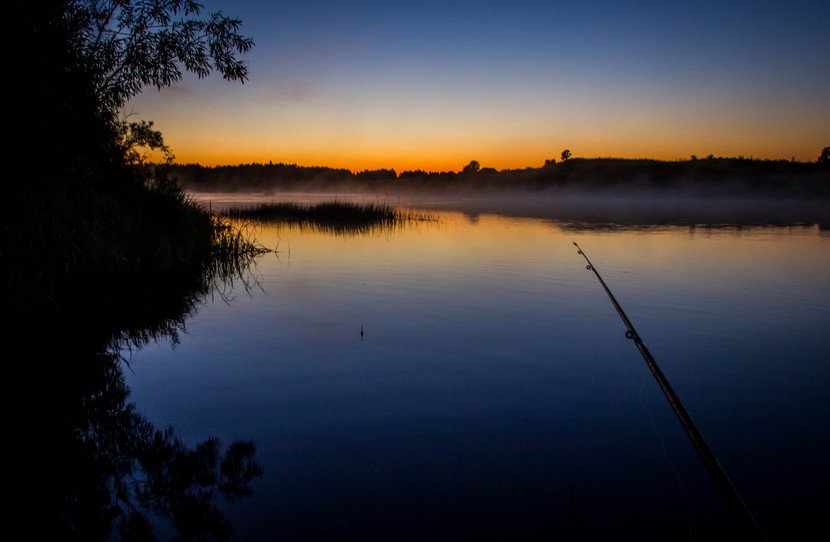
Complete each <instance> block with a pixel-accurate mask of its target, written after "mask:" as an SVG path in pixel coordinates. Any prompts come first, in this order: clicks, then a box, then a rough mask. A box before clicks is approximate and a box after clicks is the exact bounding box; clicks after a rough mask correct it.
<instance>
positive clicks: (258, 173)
mask: <svg viewBox="0 0 830 542" xmlns="http://www.w3.org/2000/svg"><path fill="white" fill-rule="evenodd" d="M172 175H173V176H174V177H176V178H177V179H178V180H179V181H180V183H181V184H182V185H183V186H184V187H185V188H187V189H189V190H192V191H198V192H249V191H253V192H264V193H268V192H283V191H320V190H332V189H351V190H369V191H378V190H384V191H395V190H413V191H421V190H450V191H452V190H457V191H466V190H475V191H504V190H507V191H515V190H526V191H528V190H529V191H538V190H547V189H566V190H568V189H574V190H587V191H606V190H614V191H618V190H620V189H630V190H658V191H659V190H683V191H690V192H692V193H699V194H704V193H717V194H722V195H723V194H730V193H734V194H743V193H754V194H769V195H775V194H792V195H797V196H830V168H828V167H827V166H826V165H820V164H816V163H807V162H795V161H787V160H757V159H749V158H715V157H710V158H704V159H692V160H681V161H674V162H668V161H660V160H644V159H636V160H632V159H621V158H591V159H585V158H571V159H569V160H563V161H561V162H558V163H556V162H554V161H552V160H551V161H548V162H547V163H546V164H545V165H544V166H543V167H538V168H533V167H528V168H524V169H504V170H501V171H498V170H496V169H494V168H487V167H485V168H479V167H478V163H477V162H471V163H470V164H469V165H467V166H465V167H464V169H463V170H462V171H461V172H454V171H442V172H426V171H422V170H414V171H403V172H401V173H400V174H398V173H397V172H396V171H395V170H393V169H378V170H364V171H361V172H358V173H353V172H351V171H349V170H347V169H335V168H329V167H319V166H316V167H308V166H299V165H296V164H282V163H280V164H272V163H268V164H256V163H254V164H243V165H236V166H213V167H209V166H202V165H199V164H185V165H175V166H173V168H172Z"/></svg>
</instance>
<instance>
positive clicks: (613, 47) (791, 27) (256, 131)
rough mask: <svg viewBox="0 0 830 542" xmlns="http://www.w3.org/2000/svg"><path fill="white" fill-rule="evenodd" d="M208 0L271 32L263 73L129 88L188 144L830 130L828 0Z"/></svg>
mask: <svg viewBox="0 0 830 542" xmlns="http://www.w3.org/2000/svg"><path fill="white" fill-rule="evenodd" d="M207 4H208V5H207V10H209V11H210V10H214V9H217V8H221V9H223V10H224V11H225V12H226V13H228V14H230V15H234V16H238V17H239V18H241V19H242V20H243V23H244V27H243V29H244V32H245V33H246V34H248V35H251V36H252V37H253V38H254V40H255V42H256V47H255V49H254V51H253V52H252V53H251V54H249V55H248V56H247V57H246V58H247V60H248V62H249V65H250V75H251V79H250V81H249V83H247V84H245V85H244V86H240V85H238V84H231V83H225V82H223V81H221V79H220V78H217V77H214V78H211V79H210V80H208V81H202V82H197V81H196V80H195V79H194V78H190V77H188V78H186V79H185V81H184V82H183V83H182V84H181V85H180V86H179V87H176V88H174V89H168V90H165V91H162V92H161V93H157V92H156V91H154V90H148V91H146V92H145V94H144V95H142V96H140V97H138V98H137V99H135V100H133V102H132V103H131V104H130V105H129V106H128V109H129V108H132V109H133V110H135V111H136V112H137V113H138V114H139V115H140V116H141V117H142V118H148V119H152V120H155V121H156V123H157V126H158V127H160V128H161V129H162V130H163V131H164V133H165V134H166V135H167V137H168V139H169V141H170V143H171V144H172V145H173V147H174V150H175V151H176V154H177V155H178V157H179V159H180V160H181V161H196V160H198V161H201V162H204V163H233V162H239V161H253V160H259V161H268V160H273V161H286V162H298V163H302V164H327V165H333V166H343V167H349V168H351V169H360V168H364V167H395V168H398V169H408V168H410V169H411V168H416V167H424V168H427V169H459V168H460V166H461V165H463V164H464V163H466V162H467V161H469V160H470V159H473V158H475V159H478V160H479V161H481V162H482V165H491V166H494V167H498V168H504V167H523V166H526V165H540V164H541V163H542V162H543V161H544V160H545V159H546V158H550V157H555V156H558V154H559V152H560V151H561V150H562V149H563V148H565V147H569V148H571V149H572V150H573V151H574V154H575V155H577V156H608V155H614V156H627V157H640V156H648V157H656V158H667V159H673V158H679V157H687V156H688V155H689V154H692V153H696V154H700V155H705V154H709V153H714V154H723V155H738V154H744V155H747V156H749V155H754V156H760V157H769V158H781V157H786V158H789V157H790V156H796V157H797V158H798V159H803V160H811V159H814V158H815V156H816V155H817V154H818V151H819V149H820V148H821V147H822V146H825V145H827V144H828V141H830V128H828V127H830V105H828V102H827V100H826V96H827V95H830V75H828V70H827V66H826V51H827V50H830V34H828V33H827V31H826V29H827V27H828V23H830V4H828V3H826V2H808V1H805V2H796V3H792V2H791V3H771V2H762V3H758V2H730V3H728V4H723V3H716V2H702V3H688V2H683V3H677V4H676V5H671V6H667V5H666V4H665V3H660V4H654V5H651V6H646V5H644V4H642V3H636V4H634V3H631V4H627V3H620V2H594V3H591V4H590V5H587V6H586V5H574V4H566V3H561V2H518V3H500V2H420V3H413V4H410V5H408V6H402V5H400V4H398V3H390V2H284V3H280V4H275V3H271V2H247V3H244V4H242V3H234V2H219V1H216V2H208V3H207Z"/></svg>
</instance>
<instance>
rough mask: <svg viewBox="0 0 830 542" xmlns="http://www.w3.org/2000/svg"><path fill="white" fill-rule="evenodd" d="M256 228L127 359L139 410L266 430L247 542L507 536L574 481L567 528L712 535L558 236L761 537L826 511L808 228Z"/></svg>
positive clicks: (242, 518)
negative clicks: (227, 263) (343, 231)
mask: <svg viewBox="0 0 830 542" xmlns="http://www.w3.org/2000/svg"><path fill="white" fill-rule="evenodd" d="M258 238H259V240H260V241H261V242H262V243H264V244H265V245H267V246H271V247H273V246H276V245H277V244H278V243H279V247H280V251H281V252H280V254H279V259H277V258H276V257H275V256H273V255H265V256H264V257H263V258H262V259H261V260H260V263H259V266H258V268H257V273H258V274H259V276H260V281H261V285H262V290H259V289H256V288H254V289H253V290H252V292H251V293H250V295H246V294H245V293H244V292H243V291H242V289H241V288H240V289H239V291H238V295H237V296H236V298H235V299H234V300H233V301H231V302H230V303H227V304H226V303H223V302H222V301H220V300H218V299H216V300H215V302H213V303H207V304H206V305H205V306H204V307H201V308H200V310H199V311H198V313H197V314H196V315H195V316H194V317H193V318H191V319H190V320H189V321H188V322H187V327H188V333H187V334H183V335H182V342H181V344H180V345H179V346H177V347H176V348H175V349H170V348H166V347H164V346H162V347H155V346H150V347H148V348H145V349H143V350H141V351H139V352H137V353H135V355H134V357H133V359H132V364H131V367H132V368H133V369H134V372H130V373H128V374H127V378H128V381H129V383H130V386H131V388H132V391H133V394H132V399H133V400H134V401H136V403H137V406H138V408H139V410H140V411H141V412H142V413H143V414H145V415H146V416H148V418H149V419H151V420H152V421H153V422H154V423H155V424H156V425H158V426H162V427H163V426H166V425H167V424H173V425H174V426H175V427H176V430H177V433H178V434H180V435H182V436H183V437H184V438H194V439H195V438H203V436H204V435H207V434H215V435H217V436H219V437H220V438H221V439H222V440H224V441H229V440H233V439H235V438H251V439H253V440H254V442H255V443H256V444H257V450H258V456H257V457H258V459H259V460H260V461H261V462H262V463H263V467H264V470H265V476H264V477H263V478H262V479H259V480H257V481H256V482H255V484H254V497H253V498H252V499H251V500H250V501H246V502H245V503H240V506H239V507H237V508H235V509H234V511H233V513H235V514H236V517H235V518H233V519H235V520H236V521H235V523H234V528H235V530H236V532H237V533H239V535H240V539H243V540H246V539H250V540H259V539H262V538H274V537H272V536H271V534H272V533H275V532H278V533H281V534H282V536H283V539H286V540H307V539H315V536H314V535H315V533H314V532H313V531H314V530H315V529H319V531H320V532H319V533H317V534H318V535H319V536H317V539H324V540H325V539H331V538H335V537H336V538H338V539H345V540H349V539H360V540H364V539H385V540H399V539H402V538H406V537H412V538H417V539H438V538H441V536H439V535H441V534H446V535H447V536H446V537H445V538H454V539H458V538H475V539H478V538H476V537H472V536H470V537H464V536H455V537H453V536H450V535H448V534H447V533H451V532H455V531H453V528H454V527H456V526H457V527H458V529H459V530H458V532H461V533H464V532H466V530H470V529H474V528H481V529H494V530H495V531H496V532H498V533H499V534H500V535H501V533H502V531H503V532H504V533H505V535H506V536H500V537H498V538H500V539H514V538H516V537H515V533H516V532H517V530H521V529H524V528H526V529H531V530H532V529H536V530H537V531H536V532H534V534H540V533H543V532H545V533H547V531H548V530H552V529H554V528H555V525H564V526H566V527H567V526H568V525H571V523H570V521H569V520H570V516H569V513H570V511H571V510H572V508H571V506H572V505H571V501H570V496H569V491H568V486H569V485H570V486H572V487H573V488H574V489H573V491H574V493H575V495H576V497H575V498H576V502H577V503H578V505H580V506H581V508H580V510H584V511H585V512H584V514H585V515H586V518H588V519H587V520H586V521H585V523H584V524H583V526H582V528H583V529H585V531H582V532H580V534H582V535H584V536H582V537H581V538H584V539H589V540H600V539H607V538H610V537H609V536H608V535H609V534H612V535H615V536H617V537H619V533H620V532H622V533H625V534H626V535H627V534H628V533H632V536H628V538H632V537H633V536H634V533H638V534H639V536H638V539H650V540H651V539H654V540H675V539H680V538H687V537H688V525H689V514H690V512H689V511H690V510H692V512H691V514H692V516H693V520H694V532H695V535H696V536H697V537H698V538H700V539H703V540H706V539H720V538H721V537H720V536H719V535H718V533H720V534H722V533H723V531H722V530H721V527H722V526H721V525H717V524H716V523H715V524H713V520H712V519H711V517H710V516H707V513H713V514H717V513H722V511H721V509H720V500H719V499H718V498H717V496H716V495H714V491H713V488H712V486H711V484H710V482H709V480H708V479H707V478H706V474H705V472H704V471H703V467H702V466H701V464H700V462H699V460H698V459H697V457H695V455H694V452H693V450H692V448H691V446H690V445H689V442H688V440H687V439H686V437H685V435H684V434H683V432H682V430H681V428H680V427H679V425H678V424H677V420H676V419H675V418H674V416H673V414H672V413H671V410H670V409H669V407H668V405H667V404H666V403H665V399H664V398H663V397H662V395H661V394H660V391H659V389H658V387H657V385H656V384H655V383H654V381H653V379H652V377H651V376H650V374H649V373H648V370H647V369H646V367H645V364H644V363H643V362H642V360H641V359H640V357H639V355H638V353H637V351H636V349H635V348H634V347H633V346H632V345H631V343H630V341H628V340H627V339H625V338H624V336H623V333H624V327H623V325H622V323H621V322H620V321H619V319H618V318H617V315H616V314H615V313H614V310H613V308H612V307H611V305H610V303H609V302H608V299H607V298H606V296H605V294H604V293H603V292H602V290H601V288H600V286H599V284H598V283H597V281H596V279H595V278H594V276H593V274H592V273H590V272H588V271H587V270H586V269H585V263H584V261H583V260H582V259H581V258H580V257H579V256H578V255H577V254H576V249H575V248H574V247H573V245H572V244H571V243H572V242H573V241H575V240H576V241H578V242H579V243H580V245H581V246H582V248H583V249H585V251H586V252H587V253H588V255H589V256H590V258H591V260H592V262H593V263H594V264H595V265H596V266H597V268H598V269H599V270H600V272H601V273H602V275H603V277H604V278H605V280H606V281H607V282H608V284H609V286H610V287H611V288H612V290H613V291H614V294H615V295H616V296H617V298H618V300H619V301H620V303H621V304H622V305H623V306H624V307H625V310H626V312H627V313H628V315H629V316H630V317H631V319H632V321H633V322H634V324H635V325H636V327H637V330H638V331H639V333H640V334H641V336H642V337H643V338H644V340H645V341H646V343H647V344H648V346H649V348H650V350H651V351H652V353H653V354H654V355H655V357H656V358H657V359H658V361H659V362H660V364H661V366H662V368H663V370H664V371H665V372H666V374H667V376H668V377H669V379H670V380H671V381H672V385H673V387H674V388H675V390H676V391H677V393H678V394H679V396H680V397H681V398H682V400H683V401H684V403H685V405H686V407H687V408H688V409H689V410H690V412H691V413H692V415H693V416H694V419H695V421H696V423H697V424H698V425H699V427H700V428H701V430H702V431H703V433H704V434H705V435H706V437H707V439H708V440H709V442H710V444H711V445H712V447H713V449H714V450H715V451H716V453H717V454H718V456H719V458H720V460H721V461H722V462H723V464H724V467H725V468H726V469H727V471H728V472H729V473H730V476H731V477H732V479H733V481H734V482H735V484H736V485H737V486H738V488H739V489H740V490H741V491H742V493H744V495H746V496H747V497H746V498H747V501H748V504H749V505H750V507H751V508H752V509H753V511H754V512H755V514H756V516H758V517H759V519H760V520H761V521H762V526H764V527H765V528H766V529H768V536H769V538H770V539H775V538H782V539H786V537H783V536H774V535H776V534H777V533H782V534H783V532H786V533H788V534H789V535H791V531H792V529H793V525H799V526H801V525H809V524H811V523H812V524H816V525H818V522H819V521H824V517H825V515H826V514H825V510H824V509H823V508H822V506H823V505H824V504H825V502H826V499H825V498H823V497H824V495H825V493H826V489H825V488H826V487H827V483H828V475H829V474H828V473H830V471H828V469H827V454H826V450H827V446H828V445H830V436H828V434H827V432H826V431H824V427H825V426H826V423H825V422H826V420H827V417H828V414H829V413H828V410H830V406H828V405H830V400H828V398H829V397H828V396H830V385H828V384H830V381H829V378H828V377H830V371H829V370H828V367H827V363H826V360H827V359H828V356H830V336H828V335H827V333H826V329H827V324H828V322H830V283H828V281H827V280H826V272H825V271H824V270H825V269H826V268H827V264H828V258H830V253H828V251H827V246H826V245H827V242H828V241H830V239H828V238H827V237H822V236H821V235H820V233H819V232H818V231H817V230H816V229H815V228H749V229H746V230H735V229H731V230H730V229H723V230H703V229H697V230H690V229H688V228H665V229H652V230H644V231H625V232H618V233H608V232H591V231H581V232H573V231H563V230H561V229H559V228H558V227H557V226H555V225H552V224H550V223H547V222H545V221H542V220H527V219H508V218H501V217H496V216H493V215H486V214H482V215H481V216H479V217H478V220H477V221H473V220H470V217H468V216H464V215H461V214H456V213H442V214H441V215H440V220H439V221H437V222H424V223H418V224H415V225H414V226H413V227H407V228H404V229H402V230H396V231H393V232H388V233H378V234H373V235H370V236H361V237H333V236H330V235H325V234H320V233H315V232H313V231H311V230H308V229H306V230H302V231H301V230H300V229H299V228H295V227H283V228H275V227H273V226H264V227H262V228H261V229H260V230H259V235H258ZM361 326H364V328H365V332H366V335H365V340H363V341H361V339H360V335H359V332H360V328H361ZM652 423H654V426H653V425H652ZM655 428H656V429H657V430H658V431H659V432H660V435H661V436H660V437H659V438H658V437H657V435H656V434H655ZM661 438H662V439H663V441H664V442H665V445H666V447H667V450H666V452H665V453H666V454H667V455H668V456H669V457H670V460H671V465H670V464H669V463H667V461H666V456H664V451H663V448H662V446H661V444H660V439H661ZM672 467H675V468H677V470H678V472H679V476H680V477H681V478H682V480H683V483H684V486H685V488H686V490H688V492H689V494H690V495H691V496H684V493H683V490H681V489H680V488H679V487H678V486H677V483H676V478H675V474H674V472H673V470H672ZM782 494H786V495H787V499H785V500H784V501H782V499H781V495H782ZM583 503H585V504H583ZM458 510H463V511H464V513H463V514H459V513H457V511H458ZM496 512H497V513H496ZM715 517H717V516H715ZM589 520H590V521H589ZM500 521H503V522H504V523H503V524H500V523H499V522H500ZM535 522H538V523H535ZM557 522H559V523H557ZM822 524H823V523H822ZM713 527H714V530H713ZM660 528H666V529H671V531H670V534H668V535H666V536H657V535H654V536H648V534H651V533H657V532H659V529H660ZM499 529H501V530H499ZM649 529H654V530H653V531H649ZM387 531H388V532H387ZM263 533H265V534H266V535H267V536H263ZM333 533H337V534H336V535H333ZM507 533H510V535H507ZM644 533H645V534H644ZM709 533H712V534H709ZM381 534H386V535H387V536H381ZM415 534H417V535H419V536H415ZM595 534H596V536H594V535H595ZM375 535H376V536H375ZM480 538H483V537H480ZM528 538H530V537H528ZM539 538H542V537H541V536H537V537H534V538H533V539H539ZM545 538H546V539H551V540H555V539H566V540H567V539H577V538H579V537H577V536H561V537H556V536H549V537H545ZM796 538H798V537H796Z"/></svg>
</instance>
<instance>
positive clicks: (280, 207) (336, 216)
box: [222, 201, 428, 235]
mask: <svg viewBox="0 0 830 542" xmlns="http://www.w3.org/2000/svg"><path fill="white" fill-rule="evenodd" d="M222 215H223V216H225V217H228V218H232V219H237V220H253V221H258V222H267V223H271V224H294V225H298V226H300V227H309V228H314V229H316V230H319V231H324V232H327V233H333V234H338V235H344V234H345V235H357V234H363V233H369V232H371V231H375V230H385V229H391V228H394V227H396V226H398V225H400V224H403V223H405V222H410V221H413V220H426V219H428V217H425V216H420V215H413V214H409V213H403V212H401V211H400V210H398V209H396V208H395V207H393V206H392V205H389V204H387V203H375V202H372V203H353V202H343V201H328V202H321V203H315V204H303V203H294V202H278V203H261V204H259V205H255V206H251V207H231V208H229V209H228V210H226V211H224V212H223V213H222Z"/></svg>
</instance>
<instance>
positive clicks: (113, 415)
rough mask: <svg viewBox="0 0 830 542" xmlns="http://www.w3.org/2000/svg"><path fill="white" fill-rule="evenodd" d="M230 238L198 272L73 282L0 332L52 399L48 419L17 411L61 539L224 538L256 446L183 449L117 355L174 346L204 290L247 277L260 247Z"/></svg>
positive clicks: (212, 443) (209, 444)
mask: <svg viewBox="0 0 830 542" xmlns="http://www.w3.org/2000/svg"><path fill="white" fill-rule="evenodd" d="M231 233H233V232H231ZM234 235H238V234H234ZM234 235H230V234H229V235H226V237H227V238H228V240H227V242H223V243H217V248H216V249H215V250H214V254H213V258H212V259H211V260H210V261H207V262H201V264H200V266H198V267H196V268H192V269H181V270H180V271H179V272H178V273H170V274H167V275H163V276H145V277H131V276H122V277H118V278H117V279H116V278H106V277H101V276H98V277H95V279H96V280H86V281H85V280H83V279H78V280H74V281H73V282H72V283H71V284H67V286H66V287H65V288H62V289H61V293H62V295H61V297H59V298H57V297H56V298H54V305H53V309H52V310H51V311H40V312H37V313H19V314H18V318H17V319H15V320H13V321H11V323H10V324H9V326H8V327H7V329H5V330H4V331H5V332H6V333H8V336H9V338H10V340H13V341H14V344H21V345H25V352H26V357H25V358H23V359H21V363H19V365H20V367H21V368H22V371H23V373H24V381H25V382H27V383H34V385H36V386H38V387H39V386H41V385H42V386H43V387H44V388H45V389H49V390H50V391H51V393H49V394H47V393H46V392H45V391H44V392H42V394H43V395H44V396H46V395H49V397H48V398H45V399H44V401H45V402H46V403H47V404H52V405H54V408H52V409H48V410H47V411H46V412H45V416H43V417H42V418H39V416H40V414H39V411H38V410H37V409H32V410H31V411H24V414H23V415H24V416H29V417H31V418H32V420H31V421H30V422H29V423H30V424H31V426H32V427H37V428H38V430H39V431H42V433H43V438H44V443H43V446H42V451H43V452H45V455H46V457H47V458H48V460H47V462H46V464H45V465H44V468H46V469H48V474H47V475H46V476H45V478H46V479H47V480H48V483H49V486H48V487H49V488H50V491H52V490H53V489H52V488H54V491H55V493H56V494H54V498H55V501H53V502H54V505H53V506H54V509H53V510H52V511H50V512H51V516H50V518H53V519H54V520H55V521H56V522H57V525H56V528H57V532H58V533H60V536H59V539H69V540H101V539H111V538H113V537H115V538H120V539H124V540H136V539H137V540H147V539H151V540H152V539H156V534H154V531H155V530H159V531H162V533H163V535H162V534H161V533H160V534H159V538H163V539H167V538H170V537H171V536H172V535H170V532H175V533H177V535H178V538H179V539H183V540H192V539H198V540H222V539H225V538H227V536H228V535H229V533H230V531H231V528H230V525H229V524H228V522H227V520H226V519H225V517H224V515H223V514H222V513H221V511H220V508H219V506H220V503H221V501H222V500H226V501H233V500H235V499H238V498H240V497H244V496H246V495H249V494H250V492H251V491H250V488H249V483H250V481H251V480H252V479H253V478H255V477H257V476H259V475H260V474H261V470H260V467H259V465H258V464H257V462H256V461H255V457H254V456H255V448H254V444H253V442H250V441H235V442H232V443H230V444H229V445H227V446H223V445H222V444H221V443H220V442H219V441H218V440H217V439H215V438H208V439H206V440H204V441H202V442H200V443H198V444H196V445H195V446H190V445H188V444H186V443H185V442H183V441H182V440H181V439H180V438H179V437H178V436H177V435H176V433H175V431H174V430H173V428H166V429H159V428H156V427H155V426H154V425H153V424H152V423H151V422H150V421H148V420H147V419H146V418H144V417H143V416H142V415H141V414H140V413H139V412H138V411H137V409H136V407H135V405H134V404H133V403H132V402H130V401H129V388H128V387H127V385H126V382H125V380H124V374H123V370H122V367H123V365H124V361H123V357H122V353H124V351H125V350H126V349H128V348H140V347H141V346H143V345H144V344H146V343H147V342H148V341H151V340H160V339H167V340H171V341H173V342H175V341H176V340H177V336H178V332H179V331H181V330H182V329H183V326H184V321H185V319H186V318H188V317H189V316H190V315H192V314H194V313H195V311H196V308H197V307H198V305H199V304H200V303H201V301H202V300H203V299H204V298H205V296H206V295H208V294H211V293H212V292H218V293H219V295H223V294H224V292H225V288H228V287H230V286H231V285H232V284H233V283H234V282H241V285H242V286H247V284H248V282H249V281H250V280H256V278H255V277H254V276H253V275H252V267H251V266H252V265H253V262H254V258H255V257H256V254H257V252H256V250H254V249H253V248H252V249H251V250H241V249H234V248H233V247H234V244H238V245H240V246H246V245H245V240H244V239H241V238H237V237H234ZM228 247H230V248H228ZM225 249H227V250H225ZM29 385H32V384H29ZM41 427H42V429H41Z"/></svg>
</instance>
